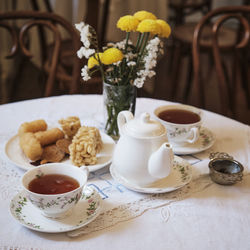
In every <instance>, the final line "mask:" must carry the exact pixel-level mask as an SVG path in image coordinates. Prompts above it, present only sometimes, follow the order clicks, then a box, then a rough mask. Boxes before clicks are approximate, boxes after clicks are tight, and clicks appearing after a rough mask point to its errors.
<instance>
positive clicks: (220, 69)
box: [193, 6, 250, 118]
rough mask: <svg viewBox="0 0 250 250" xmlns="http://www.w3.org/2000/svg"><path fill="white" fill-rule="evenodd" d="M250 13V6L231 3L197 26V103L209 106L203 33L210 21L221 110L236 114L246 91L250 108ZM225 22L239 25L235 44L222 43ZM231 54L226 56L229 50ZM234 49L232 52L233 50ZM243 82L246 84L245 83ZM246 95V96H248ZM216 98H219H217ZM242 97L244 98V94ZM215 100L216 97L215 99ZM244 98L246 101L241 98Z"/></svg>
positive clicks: (228, 114)
mask: <svg viewBox="0 0 250 250" xmlns="http://www.w3.org/2000/svg"><path fill="white" fill-rule="evenodd" d="M249 16H250V6H231V7H222V8H218V9H215V10H212V11H211V12H209V13H208V14H207V15H205V16H204V17H203V18H202V19H201V21H200V22H199V24H198V25H197V26H196V28H195V31H194V38H193V67H194V82H193V84H194V90H195V92H196V97H197V104H198V106H200V107H203V108H207V101H208V100H207V95H206V93H207V91H208V88H207V78H205V79H204V74H203V72H204V71H203V70H204V67H203V65H202V61H201V54H202V53H201V52H202V42H201V41H202V32H203V30H204V29H205V28H206V25H207V24H208V23H210V24H211V31H212V32H211V45H212V52H213V62H214V64H215V70H216V75H217V79H218V82H217V87H218V93H219V94H218V99H219V100H218V101H219V103H220V111H219V112H220V113H222V114H224V115H227V116H231V117H234V118H235V117H236V108H237V102H236V99H237V98H236V97H237V96H238V93H239V91H240V90H243V91H242V93H244V95H245V98H246V100H245V101H246V103H247V102H248V108H250V93H249V73H248V71H249V62H250V56H249V39H250V28H249V20H250V19H249ZM211 20H213V21H214V22H212V21H211ZM225 25H231V26H235V29H236V30H237V31H238V32H237V34H238V35H237V37H236V39H235V41H234V43H232V44H221V41H220V33H221V31H222V30H223V27H224V26H225ZM225 49H226V50H227V51H228V53H227V54H226V55H225V51H224V50H225ZM229 52H230V53H229ZM239 83H242V84H241V85H240V84H239ZM244 95H243V98H244ZM213 98H215V97H213ZM240 98H241V99H242V97H240ZM213 101H215V100H213ZM241 101H242V100H241Z"/></svg>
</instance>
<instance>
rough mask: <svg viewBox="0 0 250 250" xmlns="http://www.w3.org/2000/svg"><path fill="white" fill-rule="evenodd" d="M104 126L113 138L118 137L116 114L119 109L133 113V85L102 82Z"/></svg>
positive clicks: (134, 98) (134, 93)
mask: <svg viewBox="0 0 250 250" xmlns="http://www.w3.org/2000/svg"><path fill="white" fill-rule="evenodd" d="M103 99H104V126H105V127H104V128H105V132H106V133H107V134H108V135H110V136H111V137H112V138H113V139H114V140H117V139H119V129H118V125H117V116H118V114H119V112H120V111H123V110H129V111H131V112H132V113H133V114H134V113H135V104H136V87H135V86H133V85H130V84H128V85H120V86H119V85H113V84H108V83H103Z"/></svg>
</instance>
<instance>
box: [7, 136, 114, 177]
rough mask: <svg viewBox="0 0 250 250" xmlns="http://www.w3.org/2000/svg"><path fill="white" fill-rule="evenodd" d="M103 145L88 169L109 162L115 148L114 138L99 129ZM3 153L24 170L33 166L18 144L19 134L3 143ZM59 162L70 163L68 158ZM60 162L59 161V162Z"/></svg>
mask: <svg viewBox="0 0 250 250" xmlns="http://www.w3.org/2000/svg"><path fill="white" fill-rule="evenodd" d="M100 134H101V137H102V142H103V147H102V149H101V152H100V153H98V154H97V155H96V156H97V164H95V165H90V166H88V167H89V171H90V172H93V171H96V170H98V169H100V168H103V167H105V166H107V165H108V164H110V163H111V160H112V155H113V151H114V148H115V142H114V140H113V139H112V138H111V137H110V136H109V135H107V134H105V133H103V132H101V131H100ZM5 155H6V157H7V158H8V159H9V160H10V161H11V163H12V164H14V165H16V166H18V167H19V168H22V169H24V170H29V169H32V168H35V166H34V165H32V164H30V162H31V161H30V160H29V159H28V158H27V157H26V156H25V155H24V153H23V151H22V149H21V148H20V146H19V136H18V135H15V136H13V137H12V138H11V139H10V140H9V141H8V142H7V143H6V145H5ZM61 163H67V164H72V163H71V161H70V159H68V158H67V159H65V160H63V161H61ZM59 164H60V163H59Z"/></svg>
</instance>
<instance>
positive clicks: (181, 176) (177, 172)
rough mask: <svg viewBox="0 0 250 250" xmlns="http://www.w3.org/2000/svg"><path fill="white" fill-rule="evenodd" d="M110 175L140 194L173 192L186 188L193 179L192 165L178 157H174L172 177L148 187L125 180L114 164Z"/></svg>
mask: <svg viewBox="0 0 250 250" xmlns="http://www.w3.org/2000/svg"><path fill="white" fill-rule="evenodd" d="M110 173H111V175H112V177H113V178H114V179H115V180H116V181H117V182H118V183H120V184H122V185H123V186H125V187H126V188H128V189H130V190H133V191H136V192H139V193H154V194H157V193H167V192H172V191H174V190H177V189H179V188H181V187H183V186H185V185H186V184H188V183H189V182H190V181H191V179H192V167H191V165H190V164H189V163H188V162H187V161H186V160H184V159H182V158H181V157H178V156H174V165H173V168H172V171H171V172H170V175H169V176H167V177H165V178H163V179H160V180H158V181H156V182H154V183H152V184H151V185H150V186H147V187H140V186H138V185H135V184H134V183H131V182H130V181H129V180H127V179H125V178H124V177H123V176H121V175H120V174H119V173H118V172H117V171H116V168H115V166H114V164H111V166H110Z"/></svg>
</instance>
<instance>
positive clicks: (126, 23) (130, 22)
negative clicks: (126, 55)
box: [116, 15, 139, 32]
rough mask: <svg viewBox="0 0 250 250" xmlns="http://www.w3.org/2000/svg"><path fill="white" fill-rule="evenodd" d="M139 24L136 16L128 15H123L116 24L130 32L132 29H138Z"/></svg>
mask: <svg viewBox="0 0 250 250" xmlns="http://www.w3.org/2000/svg"><path fill="white" fill-rule="evenodd" d="M138 24H139V21H138V20H137V19H136V18H135V17H133V16H131V15H127V16H123V17H121V18H120V19H119V20H118V22H117V24H116V26H117V28H119V29H121V30H122V31H126V32H130V31H136V29H137V26H138Z"/></svg>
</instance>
